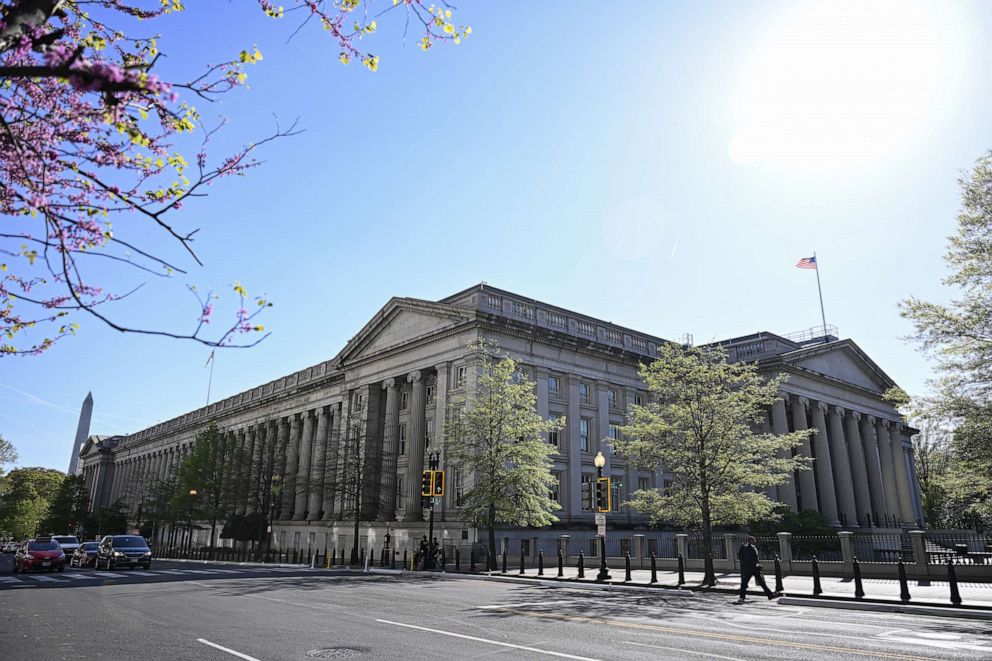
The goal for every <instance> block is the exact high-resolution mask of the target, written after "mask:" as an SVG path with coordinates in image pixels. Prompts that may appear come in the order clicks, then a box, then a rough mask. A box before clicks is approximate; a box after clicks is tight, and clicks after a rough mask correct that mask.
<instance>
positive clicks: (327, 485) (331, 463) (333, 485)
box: [322, 402, 342, 521]
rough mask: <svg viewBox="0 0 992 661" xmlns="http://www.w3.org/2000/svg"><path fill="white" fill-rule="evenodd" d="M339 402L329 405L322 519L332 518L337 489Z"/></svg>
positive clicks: (339, 431) (339, 440)
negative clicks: (329, 421) (329, 416)
mask: <svg viewBox="0 0 992 661" xmlns="http://www.w3.org/2000/svg"><path fill="white" fill-rule="evenodd" d="M341 417H342V416H341V403H340V402H339V403H337V404H332V405H331V418H332V419H331V425H330V427H331V428H330V432H329V433H328V435H327V446H328V447H327V464H326V466H327V475H326V477H325V478H324V502H323V504H322V509H323V510H324V518H323V520H324V521H331V520H333V518H334V497H335V496H336V495H337V491H338V473H337V468H338V447H339V446H340V444H341V429H342V427H341Z"/></svg>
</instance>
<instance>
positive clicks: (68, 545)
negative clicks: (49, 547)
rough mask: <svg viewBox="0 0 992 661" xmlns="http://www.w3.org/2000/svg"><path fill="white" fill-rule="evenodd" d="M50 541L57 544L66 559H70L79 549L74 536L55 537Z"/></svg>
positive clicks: (76, 538)
mask: <svg viewBox="0 0 992 661" xmlns="http://www.w3.org/2000/svg"><path fill="white" fill-rule="evenodd" d="M52 539H54V540H55V541H56V542H58V543H59V546H61V547H62V550H63V551H64V552H65V557H67V558H71V557H72V554H73V553H75V552H76V549H78V548H79V538H78V537H76V536H75V535H55V536H53V537H52Z"/></svg>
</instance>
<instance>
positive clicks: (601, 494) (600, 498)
mask: <svg viewBox="0 0 992 661" xmlns="http://www.w3.org/2000/svg"><path fill="white" fill-rule="evenodd" d="M596 511H597V512H609V511H610V478H608V477H601V478H598V479H597V480H596Z"/></svg>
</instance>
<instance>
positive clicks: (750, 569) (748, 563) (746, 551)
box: [737, 536, 777, 604]
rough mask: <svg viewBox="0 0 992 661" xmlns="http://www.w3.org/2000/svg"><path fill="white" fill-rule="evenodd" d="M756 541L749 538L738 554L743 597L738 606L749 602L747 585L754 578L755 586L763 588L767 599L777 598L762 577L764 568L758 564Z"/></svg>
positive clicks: (738, 601)
mask: <svg viewBox="0 0 992 661" xmlns="http://www.w3.org/2000/svg"><path fill="white" fill-rule="evenodd" d="M755 541H756V540H755V539H754V537H751V536H748V538H747V543H746V544H741V548H740V550H739V551H738V552H737V559H738V560H739V561H740V563H741V596H740V599H738V600H737V603H738V604H743V603H744V602H745V600H747V584H748V583H750V582H751V577H752V576H753V577H754V583H755V585H760V586H761V589H762V590H764V591H765V596H766V597H768V598H769V599H774V598H775V597H776V596H777V595H776V594H775V593H774V592H772V591H771V590H769V589H768V586H767V585H766V584H765V579H764V577H763V576H762V575H761V570H762V569H763V568H762V566H761V563H759V562H758V549H757V547H755V545H754V542H755Z"/></svg>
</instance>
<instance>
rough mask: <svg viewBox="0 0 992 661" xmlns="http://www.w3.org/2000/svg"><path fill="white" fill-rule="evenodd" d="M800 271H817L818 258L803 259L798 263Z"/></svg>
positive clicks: (797, 266)
mask: <svg viewBox="0 0 992 661" xmlns="http://www.w3.org/2000/svg"><path fill="white" fill-rule="evenodd" d="M796 268H798V269H814V270H815V269H816V257H803V258H802V259H800V260H799V261H798V262H796Z"/></svg>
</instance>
